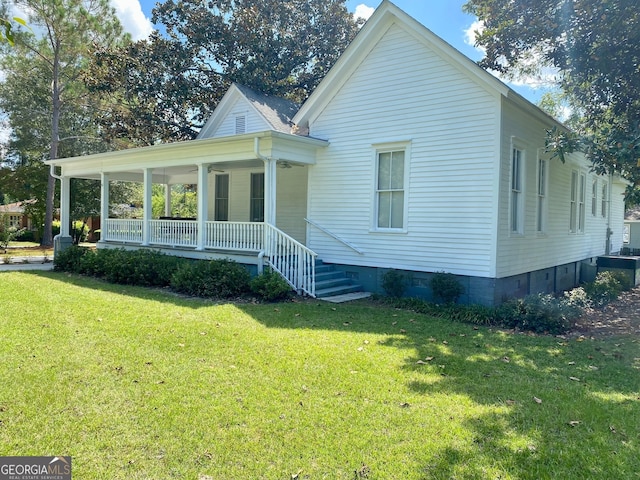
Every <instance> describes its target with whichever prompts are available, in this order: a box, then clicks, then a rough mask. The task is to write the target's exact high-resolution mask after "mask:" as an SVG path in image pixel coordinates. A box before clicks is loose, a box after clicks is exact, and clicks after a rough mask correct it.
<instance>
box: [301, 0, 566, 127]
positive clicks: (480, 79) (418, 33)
mask: <svg viewBox="0 0 640 480" xmlns="http://www.w3.org/2000/svg"><path fill="white" fill-rule="evenodd" d="M392 25H398V26H400V27H401V28H402V29H403V30H405V31H406V32H408V33H410V34H411V35H413V36H414V37H415V38H416V39H417V40H418V41H420V42H422V43H423V44H425V45H426V46H427V47H428V48H430V49H431V50H432V51H433V52H434V53H435V54H437V55H439V56H441V57H442V58H444V59H446V60H447V62H448V63H449V64H451V65H453V66H454V67H456V68H458V69H460V70H461V71H463V72H464V73H465V74H466V75H467V76H468V77H469V78H471V79H473V80H474V81H476V82H477V83H478V84H479V85H480V86H481V87H483V88H484V89H485V90H487V91H489V92H491V93H493V94H494V95H496V96H499V95H502V96H504V97H509V98H512V99H514V100H516V101H517V102H518V103H519V104H520V105H526V108H533V110H532V111H533V112H534V113H539V114H542V113H543V112H542V110H540V109H539V108H538V107H536V106H535V105H533V104H532V103H530V102H528V101H527V100H526V99H524V98H523V97H522V96H520V95H518V94H517V93H516V92H514V91H513V90H511V89H510V88H509V87H508V86H507V85H505V84H504V83H503V82H502V81H500V80H499V79H497V78H496V77H494V76H493V75H491V74H490V73H489V72H487V71H486V70H484V69H483V68H481V67H480V66H478V65H477V64H476V63H475V62H473V61H472V60H471V59H469V58H468V57H466V56H465V55H464V54H462V53H461V52H459V51H458V50H456V49H455V48H454V47H452V46H451V45H449V44H448V43H447V42H446V41H444V40H443V39H442V38H440V37H438V36H437V35H436V34H434V33H433V32H432V31H431V30H429V29H428V28H427V27H425V26H424V25H422V24H421V23H420V22H418V21H417V20H416V19H414V18H413V17H411V16H410V15H408V14H407V13H405V12H404V11H403V10H401V9H400V8H398V7H397V6H396V5H394V4H393V3H392V2H390V1H389V0H383V1H382V3H381V4H380V6H379V7H378V8H377V9H376V11H375V12H374V13H373V15H372V16H371V17H370V18H369V20H367V22H366V23H365V25H364V26H363V27H362V29H361V30H360V32H359V33H358V35H356V38H355V39H354V40H353V41H352V42H351V44H350V45H349V47H347V49H346V50H345V51H344V53H343V54H342V55H341V57H340V58H339V59H338V61H337V62H336V63H335V65H334V66H333V67H332V68H331V70H329V73H327V75H326V76H325V78H324V79H323V80H322V81H321V82H320V84H319V85H318V87H317V88H316V89H315V91H314V92H313V93H312V94H311V96H309V98H308V99H307V101H306V102H305V103H304V105H302V107H301V108H300V110H299V111H298V113H297V114H296V115H295V117H294V118H293V122H294V123H295V124H296V125H299V126H300V127H306V126H308V125H309V123H310V122H313V120H314V119H315V118H317V117H318V116H319V115H320V114H321V112H322V111H323V110H324V109H325V108H326V106H327V105H328V104H329V102H331V100H332V99H333V97H334V96H335V95H336V94H337V93H338V91H339V90H340V88H341V87H342V86H343V85H344V84H345V83H346V82H347V80H348V79H349V78H350V77H351V75H352V74H353V73H354V72H355V71H356V70H357V69H358V68H359V66H360V64H361V63H362V62H363V61H364V59H365V58H366V57H367V55H369V53H370V52H371V51H372V50H373V49H374V48H375V46H376V44H377V43H378V41H379V40H380V39H381V38H382V37H383V36H384V35H385V33H386V32H387V31H388V30H389V28H390V27H391V26H392ZM544 116H545V117H547V119H550V120H553V119H552V118H551V117H549V116H548V115H546V114H544ZM554 121H555V120H554Z"/></svg>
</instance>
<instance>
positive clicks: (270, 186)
mask: <svg viewBox="0 0 640 480" xmlns="http://www.w3.org/2000/svg"><path fill="white" fill-rule="evenodd" d="M264 221H265V222H266V223H269V224H271V225H273V226H274V227H275V225H276V161H275V160H274V159H273V158H267V159H266V160H265V161H264Z"/></svg>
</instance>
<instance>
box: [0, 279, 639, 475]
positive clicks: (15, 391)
mask: <svg viewBox="0 0 640 480" xmlns="http://www.w3.org/2000/svg"><path fill="white" fill-rule="evenodd" d="M0 285H1V287H2V288H0V331H1V332H2V340H1V343H0V365H1V367H0V368H1V370H0V371H1V372H2V375H1V377H0V378H1V381H0V455H2V456H6V455H71V456H72V457H73V473H74V478H76V479H81V480H85V479H101V480H102V479H127V480H129V479H154V480H158V479H196V480H211V479H215V480H218V479H225V480H226V479H283V480H291V479H296V478H298V479H303V478H309V479H325V478H326V479H350V480H351V479H361V478H369V479H402V480H411V479H425V480H426V479H450V478H456V479H494V478H500V479H546V478H553V479H588V478H589V479H610V480H614V479H616V480H617V479H634V478H640V428H639V426H640V348H639V347H640V345H639V343H638V339H637V338H635V337H618V338H611V339H606V340H603V339H597V340H593V339H576V338H571V339H561V338H554V337H544V336H529V335H513V334H508V333H503V332H499V331H492V330H490V329H485V328H478V329H476V328H477V327H476V328H474V327H473V326H470V325H463V324H456V323H450V322H447V321H441V320H434V319H430V318H427V317H424V316H421V315H416V314H413V313H410V312H405V311H395V310H392V309H387V308H382V307H379V306H374V305H372V304H369V303H358V304H344V305H331V304H327V303H323V302H319V301H299V302H292V303H287V304H275V305H254V304H237V305H234V304H215V303H213V302H206V301H202V300H196V299H183V298H179V297H176V296H174V295H172V294H170V293H167V292H161V291H150V290H145V289H141V288H132V287H124V286H114V285H109V284H106V283H102V282H97V281H94V280H91V279H87V278H81V277H76V276H69V275H66V274H59V273H54V272H38V273H18V272H2V273H0Z"/></svg>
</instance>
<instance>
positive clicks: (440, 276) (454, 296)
mask: <svg viewBox="0 0 640 480" xmlns="http://www.w3.org/2000/svg"><path fill="white" fill-rule="evenodd" d="M431 290H432V291H433V295H434V297H435V298H437V299H440V300H442V302H443V303H456V302H457V301H458V298H460V295H462V294H463V293H464V287H463V286H462V284H461V283H460V282H459V281H458V279H457V278H456V276H455V275H453V274H452V273H445V272H438V273H436V274H435V275H434V276H433V278H432V279H431Z"/></svg>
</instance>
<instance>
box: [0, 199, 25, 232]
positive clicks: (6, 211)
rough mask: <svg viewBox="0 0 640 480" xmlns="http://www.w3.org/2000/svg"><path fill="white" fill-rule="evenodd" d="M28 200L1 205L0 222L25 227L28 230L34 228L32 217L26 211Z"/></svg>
mask: <svg viewBox="0 0 640 480" xmlns="http://www.w3.org/2000/svg"><path fill="white" fill-rule="evenodd" d="M25 203H26V202H16V203H9V204H7V205H0V223H2V224H4V222H5V221H6V222H7V225H9V226H10V227H15V228H18V229H20V228H25V229H27V230H33V225H32V222H31V218H30V217H29V216H28V215H27V214H26V213H25V208H24V207H25Z"/></svg>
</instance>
